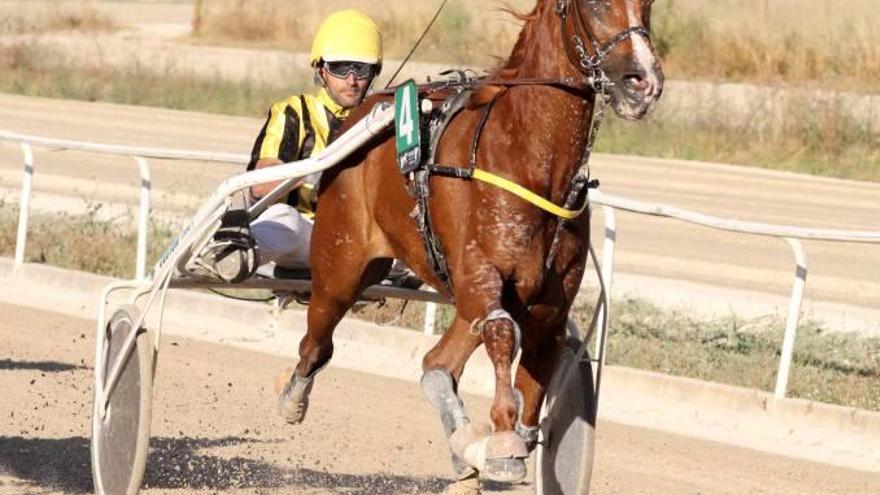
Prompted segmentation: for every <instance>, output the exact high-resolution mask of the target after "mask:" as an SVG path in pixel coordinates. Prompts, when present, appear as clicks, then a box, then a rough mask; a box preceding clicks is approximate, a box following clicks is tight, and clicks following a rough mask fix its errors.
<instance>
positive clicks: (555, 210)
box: [473, 168, 598, 220]
mask: <svg viewBox="0 0 880 495" xmlns="http://www.w3.org/2000/svg"><path fill="white" fill-rule="evenodd" d="M473 178H474V180H478V181H480V182H485V183H487V184H492V185H493V186H495V187H498V188H500V189H504V190H505V191H507V192H509V193H511V194H513V195H515V196H518V197H520V198H522V199H523V200H525V201H528V202H529V203H531V204H533V205H535V206H537V207H538V208H540V209H542V210H544V211H546V212H547V213H550V214H552V215H556V216H557V217H559V218H563V219H565V220H573V219H575V218H577V217H579V216H581V213H583V212H584V210H585V209H586V208H587V204H588V202H587V201H584V204H583V205H581V207H580V208H578V209H576V210H569V209H567V208H563V207H561V206H558V205H556V204H554V203H552V202H550V201H548V200H547V199H545V198H544V197H542V196H539V195H538V194H535V193H533V192H532V191H529V190H528V189H526V188H525V187H523V186H521V185H519V184H517V183H516V182H513V181H510V180H508V179H505V178H504V177H501V176H500V175H495V174H493V173H491V172H487V171H485V170H482V169H479V168H478V169H474V176H473ZM593 182H596V181H593ZM596 184H597V185H598V182H596ZM594 187H595V186H594Z"/></svg>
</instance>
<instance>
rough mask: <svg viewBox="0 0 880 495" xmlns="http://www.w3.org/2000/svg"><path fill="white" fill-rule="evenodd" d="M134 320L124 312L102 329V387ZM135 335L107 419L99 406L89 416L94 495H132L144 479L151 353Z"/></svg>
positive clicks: (129, 309) (143, 335) (130, 310)
mask: <svg viewBox="0 0 880 495" xmlns="http://www.w3.org/2000/svg"><path fill="white" fill-rule="evenodd" d="M138 314H139V312H138V310H137V308H135V307H134V306H123V307H121V308H120V309H118V310H117V311H116V312H115V313H114V314H113V317H112V318H110V322H109V323H108V324H107V326H106V333H105V335H104V338H105V341H104V342H105V348H104V349H105V352H104V354H105V357H104V361H103V362H104V372H103V376H100V377H99V379H100V380H101V382H102V383H104V386H105V387H106V386H107V385H108V383H107V382H108V379H109V375H110V373H111V372H112V369H113V367H114V366H115V363H116V362H117V361H118V360H119V359H120V357H121V356H120V353H121V352H120V351H121V350H122V346H123V343H124V342H125V340H126V337H128V335H130V334H131V332H132V331H133V329H132V326H133V325H134V321H135V320H136V319H137V317H138ZM137 332H138V334H137V337H136V338H135V346H134V348H133V349H132V351H131V353H130V355H129V356H128V359H126V360H125V361H124V365H123V368H122V373H121V374H120V377H119V381H118V382H117V384H116V387H115V388H114V389H113V391H112V392H111V394H110V403H109V406H108V408H107V411H106V414H104V415H103V417H102V414H101V411H100V410H101V408H102V405H101V404H100V403H99V401H98V400H95V404H94V408H93V410H92V477H93V479H94V482H95V493H97V494H98V495H134V494H137V493H138V491H139V490H140V487H141V482H142V481H143V478H144V469H145V468H146V465H147V450H148V448H149V443H150V418H151V403H152V390H153V363H154V361H155V353H154V351H153V344H152V342H151V341H150V339H149V334H148V333H147V331H146V330H145V329H143V328H140V329H137ZM96 368H97V367H96ZM96 399H97V397H96Z"/></svg>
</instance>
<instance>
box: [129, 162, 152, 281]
mask: <svg viewBox="0 0 880 495" xmlns="http://www.w3.org/2000/svg"><path fill="white" fill-rule="evenodd" d="M132 158H134V161H136V162H137V164H138V168H139V169H140V173H141V201H140V208H139V209H138V238H137V260H136V261H135V276H134V277H135V278H136V279H137V280H143V279H144V277H145V276H146V267H147V235H148V233H149V220H150V189H151V187H152V184H151V182H150V166H149V164H147V160H145V159H144V158H142V157H140V156H134V157H132Z"/></svg>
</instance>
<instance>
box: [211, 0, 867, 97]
mask: <svg viewBox="0 0 880 495" xmlns="http://www.w3.org/2000/svg"><path fill="white" fill-rule="evenodd" d="M509 3H510V4H511V5H512V6H513V7H514V8H517V9H520V10H525V9H528V8H529V7H530V6H531V5H532V4H533V2H530V1H526V0H517V1H513V2H509ZM204 5H205V7H204V12H203V15H202V22H201V25H200V26H201V28H200V30H199V31H198V32H196V33H195V34H194V36H195V38H196V39H198V40H202V41H205V42H211V43H233V44H240V43H245V44H257V45H263V46H272V47H280V48H284V49H289V50H294V51H307V50H308V49H309V43H310V42H311V39H312V35H313V33H314V30H315V29H316V28H317V26H318V24H319V23H320V22H321V20H322V19H323V18H324V17H325V16H326V15H327V14H329V13H330V12H333V11H335V10H338V9H340V8H346V7H352V6H353V7H356V8H360V9H362V10H364V11H365V12H367V13H368V14H369V15H371V16H372V17H373V18H374V19H375V20H376V22H377V23H378V24H379V25H380V27H381V28H382V30H383V33H384V36H385V44H386V51H387V55H388V57H389V58H400V57H402V56H403V55H405V54H406V52H407V51H408V49H409V48H410V46H411V44H412V43H413V42H414V41H415V39H416V38H417V37H418V35H419V33H421V32H422V29H423V28H424V26H426V25H427V23H428V20H429V19H430V17H431V15H433V12H434V9H435V8H436V5H437V3H436V2H408V1H406V2H404V1H403V0H386V1H381V2H380V1H378V0H361V1H358V2H343V1H341V0H327V1H325V2H307V3H304V2H288V1H284V0H250V1H244V0H214V1H210V2H204ZM503 5H504V2H502V1H500V0H476V1H473V2H464V1H461V0H458V1H456V0H453V1H452V2H450V3H449V4H448V6H447V8H446V10H445V11H444V13H443V15H442V16H441V17H440V20H439V21H438V23H437V25H435V27H434V29H433V30H432V32H431V33H430V34H429V35H428V37H427V38H426V39H425V41H424V42H423V45H422V46H421V47H420V48H419V50H418V51H417V55H416V58H417V59H418V60H421V61H438V62H449V63H453V64H463V65H469V66H477V67H485V66H489V65H493V64H494V63H495V61H496V60H497V57H505V56H507V54H508V52H509V51H510V48H511V47H512V46H513V42H514V40H515V37H516V34H517V33H518V32H519V29H520V26H519V23H517V22H515V21H514V20H513V19H512V18H511V17H510V16H509V15H508V14H506V13H503V12H500V11H499V8H500V7H501V6H503ZM877 25H880V8H877V3H876V0H848V1H847V3H846V8H845V9H844V8H841V7H839V6H836V5H834V4H832V3H831V2H827V1H825V0H773V1H772V2H771V1H770V0H742V1H733V0H715V1H712V2H706V1H705V0H664V1H662V2H657V4H656V8H655V12H654V26H653V27H654V41H655V44H656V45H657V47H658V50H659V51H660V53H661V54H662V56H663V59H664V63H665V66H666V70H667V74H668V75H669V76H670V77H671V78H679V79H681V78H699V79H725V80H742V81H754V82H761V83H784V82H798V83H803V82H814V83H816V84H821V85H822V86H823V87H829V86H830V87H834V88H838V89H856V90H865V91H880V82H878V81H880V32H878V31H877V30H876V29H875V28H876V26H877Z"/></svg>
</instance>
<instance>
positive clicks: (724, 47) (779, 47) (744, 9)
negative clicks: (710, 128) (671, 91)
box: [654, 0, 880, 92]
mask: <svg viewBox="0 0 880 495" xmlns="http://www.w3.org/2000/svg"><path fill="white" fill-rule="evenodd" d="M654 19H655V26H654V30H655V33H656V37H657V40H656V41H657V45H658V49H659V50H660V52H661V55H662V56H663V60H664V64H665V67H666V69H667V72H668V73H669V74H670V75H671V76H673V77H676V78H709V79H724V80H740V81H751V82H760V83H784V82H798V83H803V82H814V83H817V84H821V85H822V86H823V87H827V86H831V87H835V88H839V89H856V90H866V91H872V92H877V91H880V82H878V81H880V32H878V31H877V29H876V26H877V25H878V24H880V9H878V5H877V2H876V1H875V0H848V1H847V2H846V4H845V8H844V7H843V6H841V5H838V4H834V3H832V2H826V1H823V0H773V1H772V2H771V1H770V0H737V1H733V0H715V1H712V2H705V1H701V0H667V1H664V2H658V3H657V8H656V12H655V15H654Z"/></svg>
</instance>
